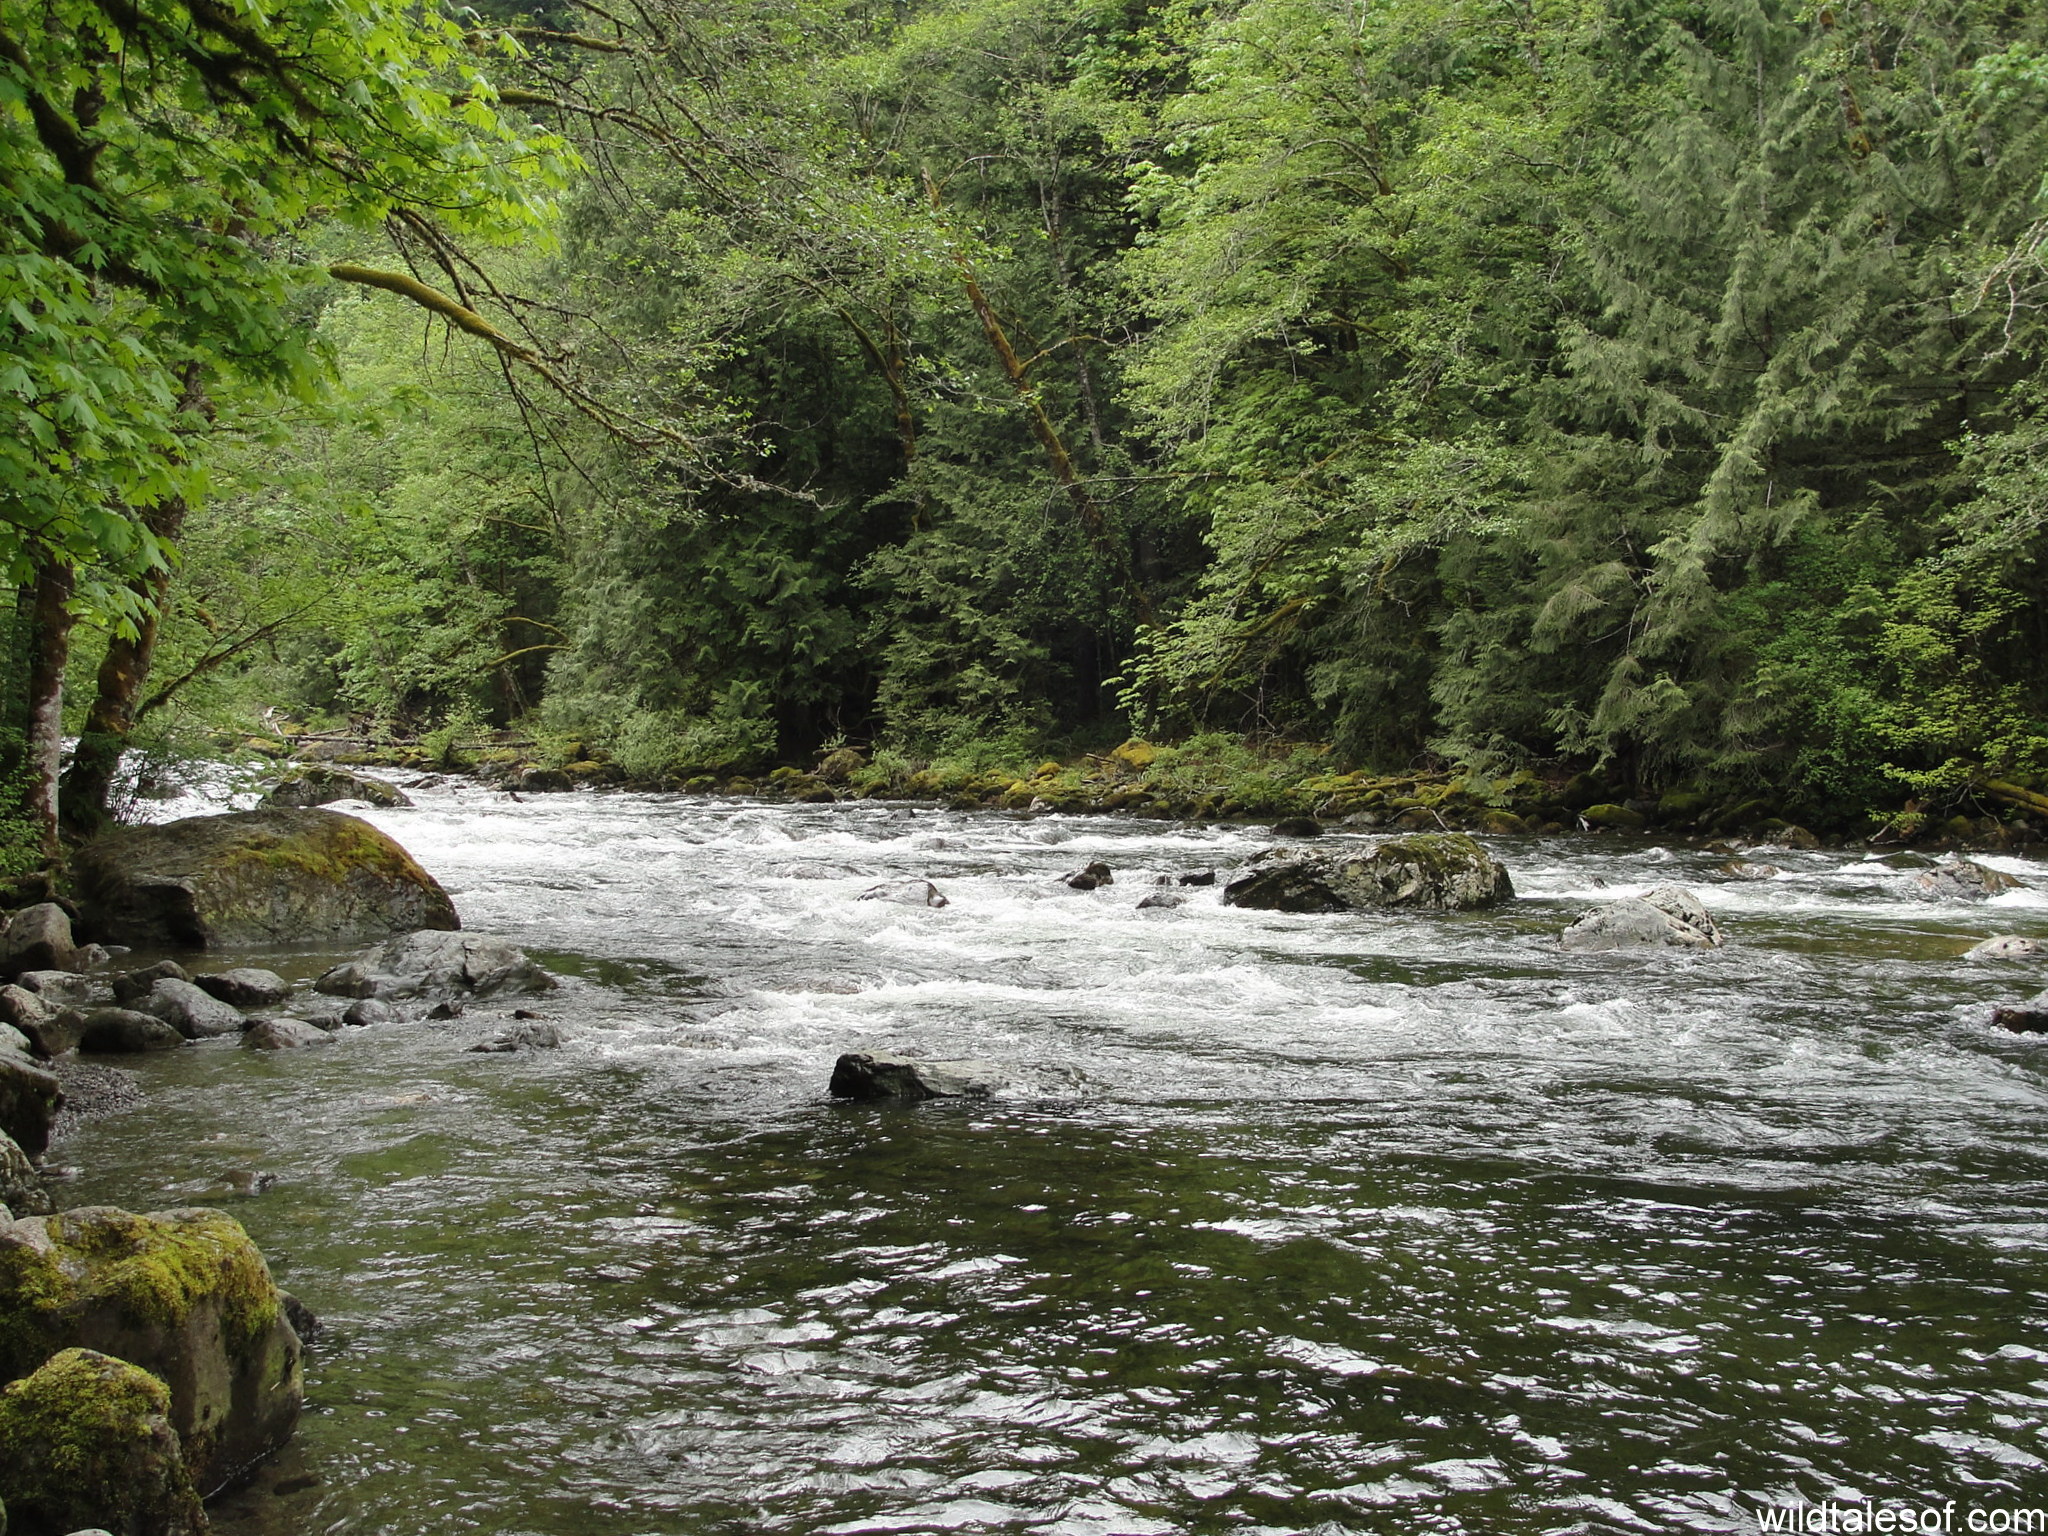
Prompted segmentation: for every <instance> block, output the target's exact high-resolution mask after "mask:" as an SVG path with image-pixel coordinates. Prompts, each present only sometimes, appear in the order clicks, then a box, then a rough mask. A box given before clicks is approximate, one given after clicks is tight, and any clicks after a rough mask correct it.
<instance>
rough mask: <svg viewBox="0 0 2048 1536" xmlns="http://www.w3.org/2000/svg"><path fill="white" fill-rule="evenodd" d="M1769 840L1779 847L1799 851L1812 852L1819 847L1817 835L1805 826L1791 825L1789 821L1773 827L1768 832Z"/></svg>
mask: <svg viewBox="0 0 2048 1536" xmlns="http://www.w3.org/2000/svg"><path fill="white" fill-rule="evenodd" d="M1770 840H1771V841H1772V842H1773V843H1776V844H1777V845H1778V846H1779V847H1780V848H1791V849H1795V850H1797V851H1799V852H1801V853H1812V852H1814V851H1815V850H1817V849H1818V848H1819V847H1820V839H1819V838H1818V837H1816V836H1814V835H1813V833H1811V832H1809V831H1807V830H1806V828H1804V827H1799V826H1793V825H1791V824H1790V823H1787V824H1786V825H1785V826H1782V827H1773V828H1772V829H1771V832H1770Z"/></svg>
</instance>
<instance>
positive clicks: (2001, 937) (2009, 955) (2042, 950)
mask: <svg viewBox="0 0 2048 1536" xmlns="http://www.w3.org/2000/svg"><path fill="white" fill-rule="evenodd" d="M2043 955H2048V944H2043V943H2042V942H2041V941H2040V940H2039V939H2029V938H2022V937H2021V936H2020V935H2019V934H2016V933H2001V934H1997V935H1995V936H1993V937H1991V938H1988V939H1986V940H1984V942H1983V943H1981V944H1973V945H1971V946H1970V948H1969V951H1968V952H1967V953H1966V954H1965V955H1964V956H1963V958H1964V959H1965V960H2038V959H2040V958H2041V956H2043Z"/></svg>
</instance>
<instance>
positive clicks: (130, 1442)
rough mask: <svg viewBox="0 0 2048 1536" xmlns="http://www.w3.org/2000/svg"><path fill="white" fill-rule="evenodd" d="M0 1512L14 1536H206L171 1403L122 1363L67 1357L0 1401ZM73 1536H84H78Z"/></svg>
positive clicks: (84, 1354) (77, 1353)
mask: <svg viewBox="0 0 2048 1536" xmlns="http://www.w3.org/2000/svg"><path fill="white" fill-rule="evenodd" d="M0 1445H5V1446H6V1447H7V1454H6V1455H5V1456H0V1502H4V1503H5V1505H6V1509H7V1512H8V1515H9V1516H11V1517H12V1520H13V1522H14V1529H15V1530H17V1531H18V1532H20V1533H22V1536H34V1533H36V1532H44V1531H47V1532H52V1533H55V1532H64V1531H81V1528H82V1527H88V1526H89V1527H92V1528H93V1529H95V1530H100V1531H103V1532H118V1533H119V1536H205V1532H206V1531H207V1529H208V1526H207V1520H206V1513H205V1511H204V1510H203V1509H202V1508H201V1507H200V1503H199V1493H198V1490H197V1489H196V1488H194V1487H193V1485H192V1476H191V1472H190V1471H189V1469H188V1468H187V1467H186V1465H185V1454H184V1447H183V1445H181V1444H180V1442H179V1439H178V1432H177V1430H176V1429H175V1428H174V1427H173V1426H172V1422H171V1393H170V1389H169V1388H168V1387H166V1386H165V1385H164V1384H163V1383H162V1382H161V1381H159V1380H157V1378H156V1377H154V1376H152V1375H151V1374H150V1373H149V1372H148V1371H145V1370H142V1369H141V1368H140V1367H138V1366H134V1365H131V1364H129V1363H128V1362H127V1361H126V1360H117V1359H115V1358H114V1357H113V1356H111V1355H105V1354H102V1353H100V1352H99V1351H97V1350H91V1349H67V1350H64V1351H62V1352H61V1353H59V1354H56V1355H53V1356H51V1358H50V1359H48V1360H46V1361H45V1362H43V1364H42V1365H40V1366H39V1367H37V1369H36V1370H35V1372H34V1374H32V1375H30V1376H27V1377H25V1378H24V1379H22V1380H20V1381H17V1382H13V1383H11V1384H9V1385H8V1387H7V1388H6V1389H5V1390H4V1391H0ZM81 1536H83V1533H82V1531H81Z"/></svg>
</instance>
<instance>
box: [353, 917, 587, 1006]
mask: <svg viewBox="0 0 2048 1536" xmlns="http://www.w3.org/2000/svg"><path fill="white" fill-rule="evenodd" d="M554 986H555V978H554V977H552V976H550V975H549V974H548V973H547V972H546V971H544V970H542V969H541V968H540V967H539V966H538V965H536V964H535V963H534V962H533V961H531V960H529V959H527V958H526V953H525V951H523V950H521V949H519V948H517V947H515V946H514V945H511V944H508V943H506V942H505V940H503V939H494V938H491V937H489V936H488V935H485V934H476V933H447V932H442V931H437V930H433V929H428V930H425V931H423V932H420V933H408V934H406V935H405V936H404V937H402V938H396V939H393V940H392V941H391V942H390V943H388V944H382V945H379V946H378V947H376V948H375V949H367V950H365V951H363V953H361V954H360V955H357V956H356V957H355V958H354V959H353V960H348V961H344V962H343V963H342V964H340V965H337V966H335V967H334V968H333V969H332V970H330V971H328V972H327V973H326V974H325V975H323V976H322V977H321V978H320V979H319V980H318V981H316V982H314V983H313V987H314V990H316V991H319V992H325V993H327V994H328V995H329V996H332V997H377V998H392V997H432V998H441V999H453V998H464V997H488V996H490V995H491V994H493V993H496V992H548V991H552V990H553V988H554Z"/></svg>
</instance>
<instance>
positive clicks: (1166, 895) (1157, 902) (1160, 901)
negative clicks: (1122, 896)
mask: <svg viewBox="0 0 2048 1536" xmlns="http://www.w3.org/2000/svg"><path fill="white" fill-rule="evenodd" d="M1186 900H1187V897H1185V896H1183V895H1181V894H1180V892H1178V891H1154V892H1153V893H1152V894H1151V895H1149V896H1147V897H1146V898H1145V899H1144V900H1143V901H1141V902H1139V903H1138V910H1139V911H1140V912H1144V911H1147V910H1148V909H1155V908H1160V907H1177V906H1180V905H1181V904H1182V903H1184V902H1185V901H1186Z"/></svg>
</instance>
